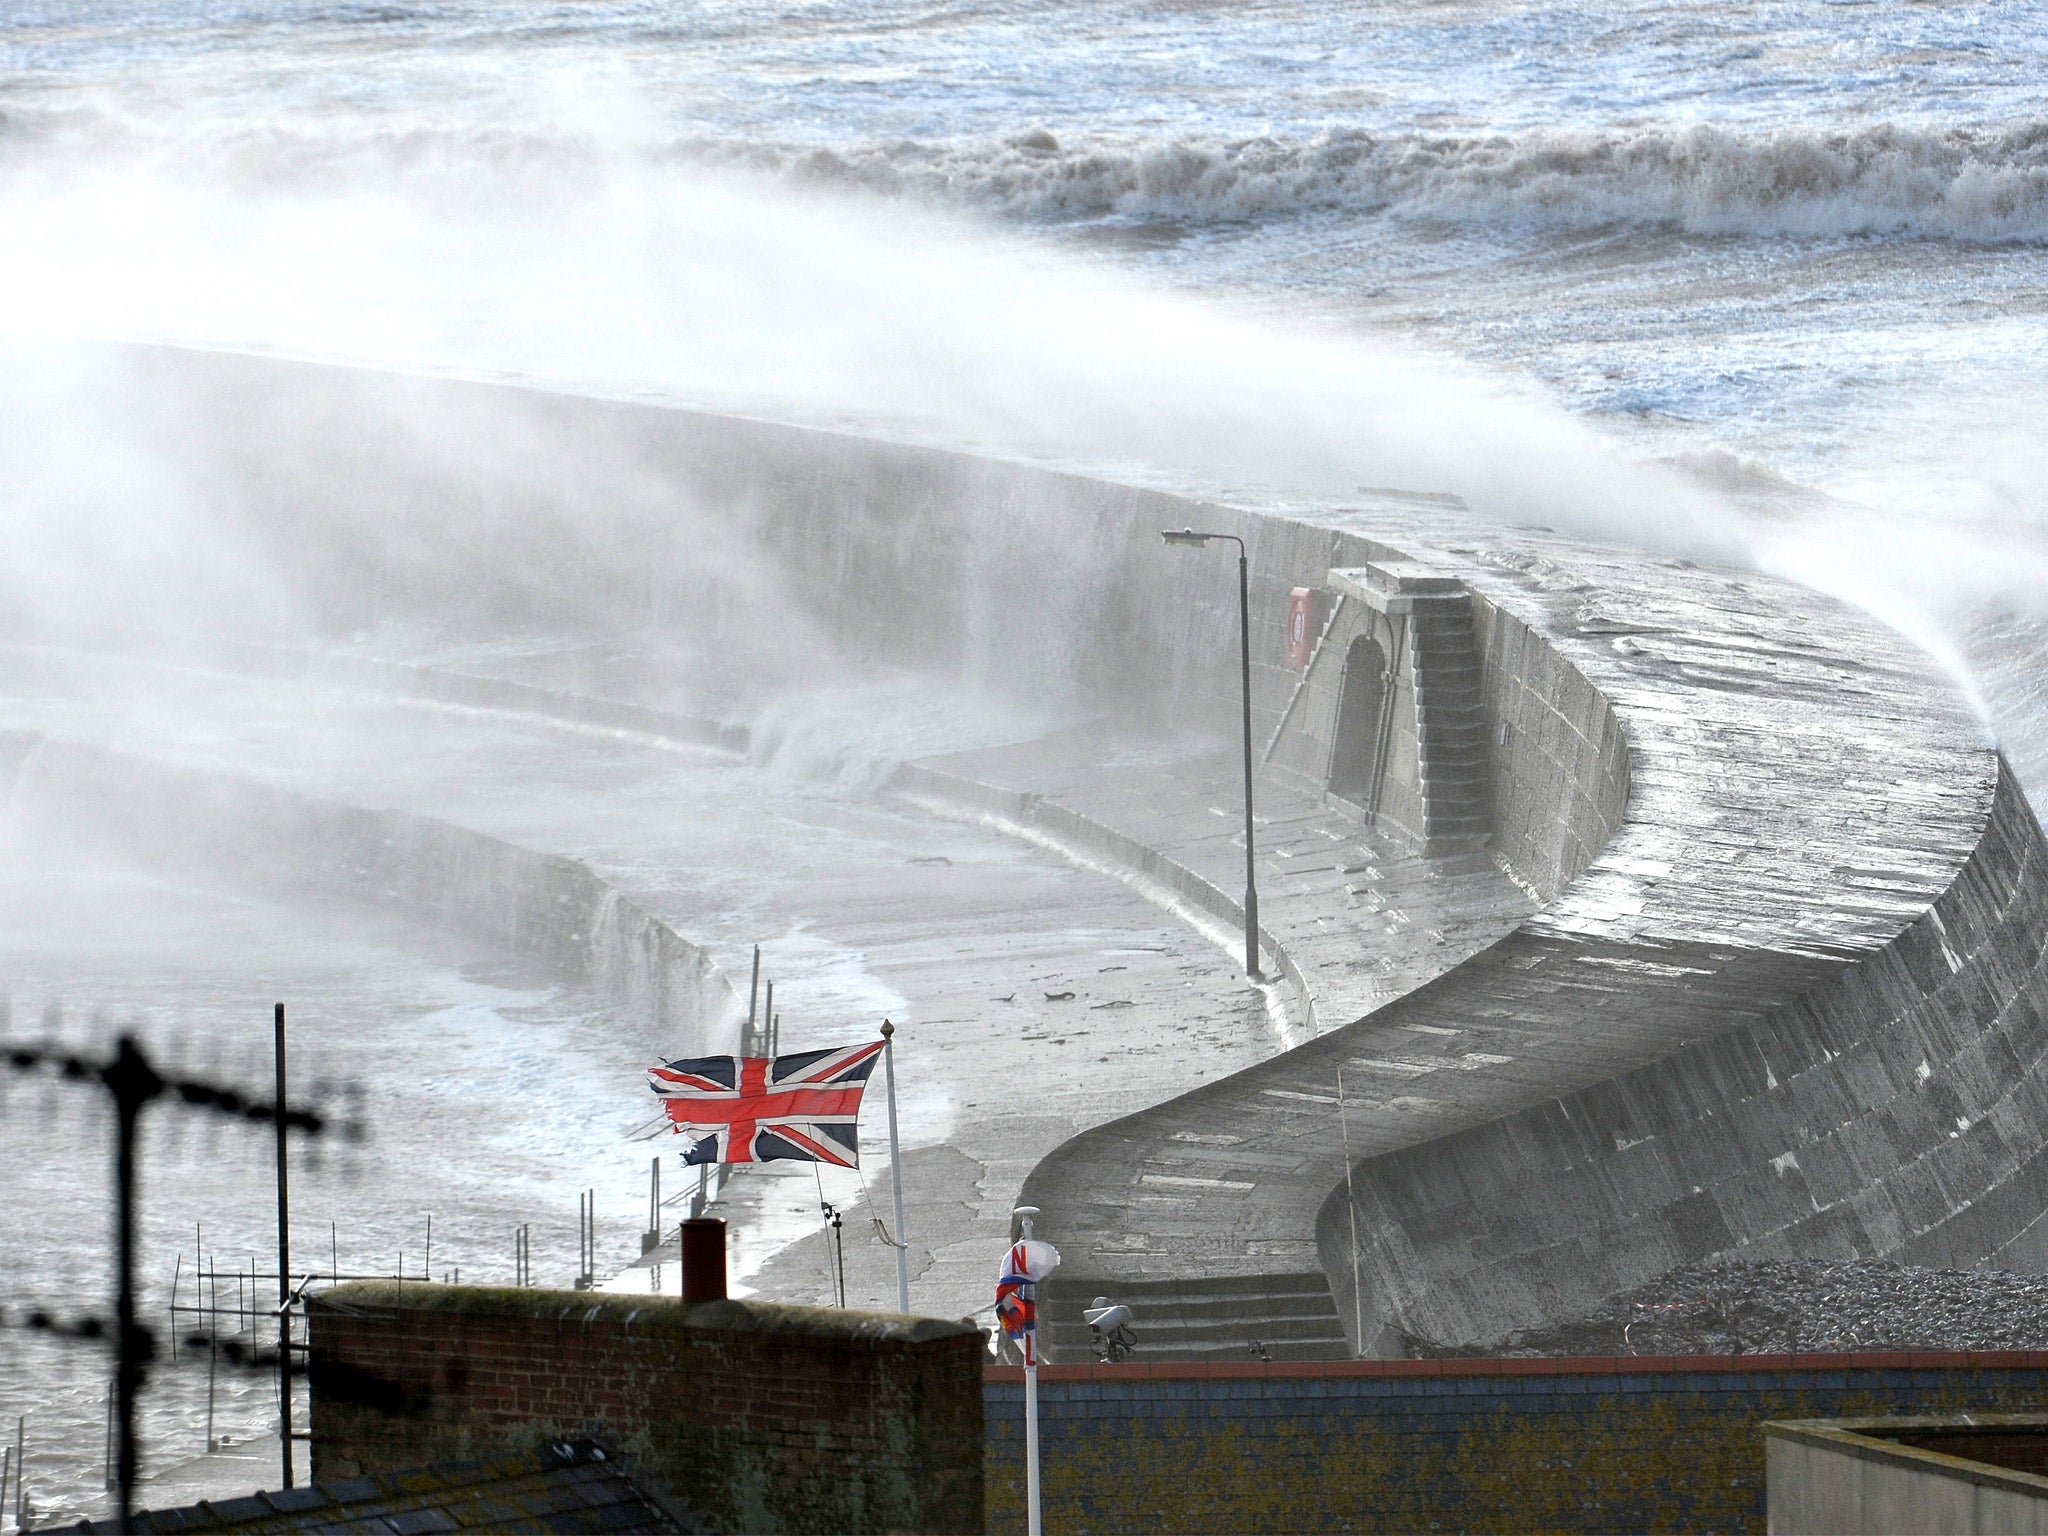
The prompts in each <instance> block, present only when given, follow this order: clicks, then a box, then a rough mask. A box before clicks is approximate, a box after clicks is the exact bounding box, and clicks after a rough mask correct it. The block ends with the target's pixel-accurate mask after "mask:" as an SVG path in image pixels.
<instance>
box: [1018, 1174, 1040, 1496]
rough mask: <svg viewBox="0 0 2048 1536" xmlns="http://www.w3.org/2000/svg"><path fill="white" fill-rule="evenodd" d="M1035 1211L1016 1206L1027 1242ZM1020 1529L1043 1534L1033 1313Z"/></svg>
mask: <svg viewBox="0 0 2048 1536" xmlns="http://www.w3.org/2000/svg"><path fill="white" fill-rule="evenodd" d="M1037 1214H1038V1207H1037V1206H1035V1205H1020V1206H1018V1207H1017V1216H1018V1219H1019V1220H1020V1221H1021V1222H1022V1223H1023V1227H1024V1241H1025V1242H1027V1243H1028V1242H1030V1241H1031V1218H1032V1217H1034V1216H1036V1215H1037ZM1031 1299H1032V1303H1033V1305H1034V1306H1035V1305H1036V1304H1037V1300H1038V1286H1037V1284H1036V1283H1035V1282H1034V1283H1033V1285H1032V1287H1031ZM1024 1529H1025V1536H1045V1518H1044V1510H1043V1509H1042V1507H1041V1506H1040V1504H1039V1498H1038V1327H1037V1320H1036V1318H1035V1316H1034V1318H1033V1324H1032V1326H1031V1327H1030V1328H1027V1329H1026V1330H1025V1331H1024Z"/></svg>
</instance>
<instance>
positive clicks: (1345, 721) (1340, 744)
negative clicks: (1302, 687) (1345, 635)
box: [1330, 635, 1387, 805]
mask: <svg viewBox="0 0 2048 1536" xmlns="http://www.w3.org/2000/svg"><path fill="white" fill-rule="evenodd" d="M1386 679H1387V653H1386V652H1385V651H1384V650H1382V649H1381V648H1380V644H1379V642H1378V641H1376V640H1374V639H1373V638H1372V637H1371V636H1370V635H1360V636H1359V637H1358V638H1357V639H1355V640H1353V641H1352V642H1351V646H1350V648H1349V649H1348V650H1346V651H1345V653H1344V685H1343V690H1342V692H1341V693H1340V694H1339V695H1338V700H1337V733H1336V736H1335V738H1334V740H1333V741H1332V743H1331V747H1330V793H1331V794H1333V795H1338V796H1341V797H1342V798H1344V799H1346V800H1349V801H1350V802H1351V803H1352V804H1354V805H1364V804H1365V803H1366V802H1367V801H1368V800H1369V799H1370V798H1371V795H1372V781H1373V774H1374V773H1375V772H1376V771H1377V769H1378V767H1379V757H1380V708H1381V706H1382V704H1383V703H1384V702H1385V699H1386V691H1387V681H1386Z"/></svg>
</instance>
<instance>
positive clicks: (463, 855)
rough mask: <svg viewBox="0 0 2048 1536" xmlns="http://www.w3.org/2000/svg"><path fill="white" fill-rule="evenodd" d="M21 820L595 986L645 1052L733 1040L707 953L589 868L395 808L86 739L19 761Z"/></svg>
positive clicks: (726, 994) (734, 1000) (43, 831)
mask: <svg viewBox="0 0 2048 1536" xmlns="http://www.w3.org/2000/svg"><path fill="white" fill-rule="evenodd" d="M19 763H20V766H19V768H18V769H17V771H16V775H15V785H14V809H15V811H16V814H17V817H18V825H19V827H20V829H21V831H22V832H24V833H26V834H28V835H35V836H43V837H52V838H60V839H65V840H78V839H82V840H85V841H87V842H89V843H91V844H94V845H98V846H104V847H108V848H111V849H113V850H115V851H117V852H118V853H120V854H121V855H122V856H124V857H127V858H132V859H135V860H137V861H139V862H142V863H143V864H145V865H147V866H150V867H154V868H159V869H171V870H176V871H179V872H182V873H184V874H186V875H193V874H197V875H200V876H202V877H204V878H210V879H214V880H218V881H220V882H222V883H224V884H227V885H228V886H230V887H231V888H236V889H243V890H253V891H259V892H263V893H266V894H269V895H272V896H275V897H279V898H283V899H290V900H306V899H309V898H310V899H325V900H336V899H339V900H345V901H353V902H361V903H365V904H368V905H373V906H376V907H380V908H384V909H387V910H390V911H393V912H398V913H402V914H404V915H406V916H408V917H410V918H412V919H414V920H416V921H419V922H422V923H426V924H429V925H432V926H434V927H438V928H440V929H442V930H444V931H447V932H453V933H460V934H466V935H468V936H470V937H472V938H475V939H479V940H481V941H483V942H484V943H487V944H490V945H492V946H494V947H496V948H498V949H501V950H504V951H507V952H509V953H511V954H515V955H519V956H521V957H523V958H525V959H528V960H531V961H533V962H535V963H537V964H538V965H540V966H542V967H544V968H545V969H547V970H548V971H550V972H551V973H553V974H555V975H557V976H560V977H563V978H564V979H567V980H572V981H578V982H582V983H585V984H587V985H590V986H591V987H593V988H594V989H596V990H597V991H598V993H599V994H600V995H601V996H603V997H605V998H606V999H607V1000H608V1001H609V1002H610V1003H611V1004H612V1006H614V1007H616V1008H617V1009H619V1010H620V1011H621V1012H622V1013H623V1014H624V1015H625V1016H626V1017H627V1018H629V1019H632V1020H634V1021H635V1022H636V1024H637V1025H638V1026H639V1027H641V1028H643V1029H644V1030H645V1031H646V1033H647V1040H648V1045H649V1048H650V1049H662V1048H670V1047H673V1048H674V1049H675V1050H677V1051H678V1052H681V1053H684V1054H688V1053H690V1052H692V1051H698V1050H709V1049H716V1048H727V1047H729V1042H730V1040H731V1038H732V1032H733V1030H734V1029H735V1028H737V1026H738V1022H739V1019H740V1017H741V1016H742V1015H743V1014H744V1012H745V1005H744V1004H743V1003H742V1001H741V1000H740V997H739V995H738V993H737V992H736V991H735V990H734V988H733V986H732V983H731V981H730V979H729V978H727V976H726V975H725V973H724V972H723V971H721V970H720V969H718V967H717V966H716V965H715V964H714V963H713V962H712V959H711V956H710V954H709V953H708V952H707V951H705V950H703V949H701V948H700V947H698V946H697V945H695V944H693V943H691V942H690V941H689V940H687V939H685V938H683V937H682V935H680V934H678V933H677V932H676V931H675V930H674V929H673V928H671V927H670V926H669V925H668V924H667V923H665V922H663V921H661V919H659V918H658V917H656V916H654V915H653V914H651V913H649V912H647V911H645V910H644V909H643V908H641V907H640V906H638V905H636V904H635V903H634V902H633V901H632V900H631V899H629V898H628V897H626V896H625V895H623V894H622V893H621V892H619V891H618V890H616V889H615V888H613V887H612V886H611V885H609V884H608V883H607V882H606V881H605V880H604V879H603V878H602V877H601V876H599V875H598V874H597V873H596V872H595V871H594V870H592V869H591V868H590V867H589V866H588V865H585V864H582V863H580V862H578V861H577V860H575V859H570V858H565V857H562V856H561V855H559V854H548V853H540V852H536V851H534V850H532V849H527V848H521V847H518V846H516V845H515V844H512V843H508V842H505V841H504V840H502V839H500V838H495V837H490V836H487V835H486V834H484V833H481V832H475V831H472V830H470V829H468V828H466V827H460V826H456V825H454V824H452V823H449V822H445V821H439V820H436V819H434V818H432V817H425V816H414V815H410V814H408V813H406V812H403V811H395V810H388V809H377V808H372V807H366V806H356V805H346V804H341V803H339V802H335V801H329V800H322V799H318V798H316V797H313V796H310V795H303V794H298V793H295V792H293V791H291V790H287V789H282V788H279V787H277V786H275V785H270V784H264V783H261V782H258V781H256V780H253V779H248V778H243V777H240V776H238V775H233V774H226V773H219V772H215V771H212V770H208V769H202V768H194V767H187V766H181V765H176V764H171V763H165V762H161V761H158V760H155V759H151V758H144V757H137V756H131V755H129V754H126V753H122V752H116V751H111V750H108V749H104V748H100V747H95V746H88V745H83V744H79V743H72V742H63V741H55V740H43V741H39V742H37V743H36V744H35V745H34V746H32V747H30V748H28V749H26V750H25V751H23V752H22V753H21V754H20V756H19Z"/></svg>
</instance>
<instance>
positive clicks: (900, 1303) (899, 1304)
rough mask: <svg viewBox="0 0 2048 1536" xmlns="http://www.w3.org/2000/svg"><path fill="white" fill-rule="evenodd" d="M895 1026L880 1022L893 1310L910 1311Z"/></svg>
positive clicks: (908, 1249) (886, 1021)
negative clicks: (891, 1206)
mask: <svg viewBox="0 0 2048 1536" xmlns="http://www.w3.org/2000/svg"><path fill="white" fill-rule="evenodd" d="M895 1036H896V1026H895V1025H894V1024H891V1023H890V1022H889V1021H888V1020H887V1019H884V1020H882V1068H883V1071H884V1072H885V1073H886V1074H887V1077H888V1082H889V1182H890V1183H891V1184H892V1185H894V1186H895V1189H896V1310H897V1311H898V1312H908V1311H909V1310H910V1247H909V1242H908V1240H907V1239H906V1237H905V1236H904V1232H903V1153H902V1150H901V1148H900V1147H899V1145H898V1143H897V1138H896V1040H895Z"/></svg>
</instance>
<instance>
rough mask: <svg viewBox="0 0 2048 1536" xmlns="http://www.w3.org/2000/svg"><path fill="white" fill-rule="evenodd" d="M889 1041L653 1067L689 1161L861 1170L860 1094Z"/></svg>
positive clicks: (651, 1079) (650, 1072) (651, 1080)
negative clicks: (817, 1165) (784, 1163)
mask: <svg viewBox="0 0 2048 1536" xmlns="http://www.w3.org/2000/svg"><path fill="white" fill-rule="evenodd" d="M881 1053H882V1042H881V1041H879V1040H875V1041H871V1042H870V1043H868V1044H866V1045H853V1046H847V1047H844V1048H843V1049H840V1050H836V1051H798V1052H796V1053H794V1054H792V1055H788V1056H775V1057H765V1056H692V1057H686V1058H685V1059H683V1060H681V1061H671V1062H668V1063H667V1064H665V1065H663V1066H659V1067H649V1068H648V1069H647V1084H648V1086H649V1087H650V1088H652V1089H653V1090H654V1092H655V1095H656V1096H657V1097H658V1098H660V1100H661V1101H662V1108H663V1109H665V1110H666V1111H667V1112H668V1118H669V1121H670V1125H671V1127H672V1129H673V1130H674V1131H675V1133H676V1134H677V1135H678V1136H688V1137H690V1138H691V1140H692V1142H693V1145H692V1146H691V1148H690V1150H689V1151H688V1152H687V1153H685V1154H684V1156H683V1161H684V1162H685V1163H771V1162H776V1161H778V1160H784V1159H788V1160H795V1161H801V1162H809V1163H831V1164H832V1165H834V1166H835V1167H839V1168H857V1167H859V1166H860V1096H861V1091H862V1090H863V1089H865V1088H866V1087H867V1085H868V1075H869V1074H870V1073H872V1072H873V1071H874V1070H875V1058H876V1057H878V1056H879V1055H881Z"/></svg>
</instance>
